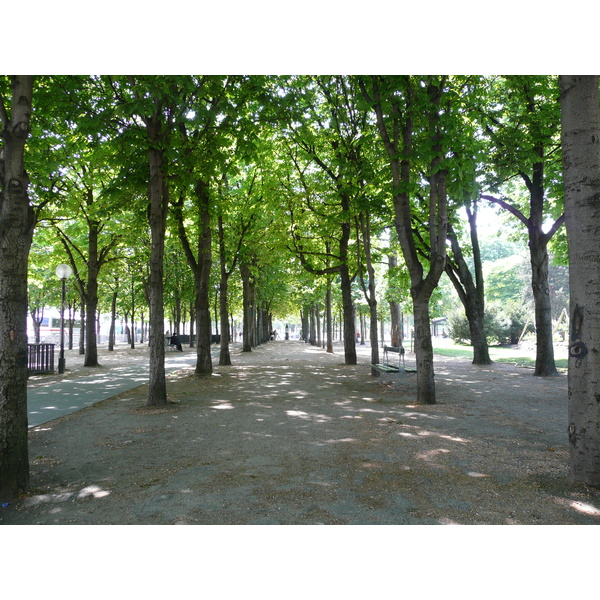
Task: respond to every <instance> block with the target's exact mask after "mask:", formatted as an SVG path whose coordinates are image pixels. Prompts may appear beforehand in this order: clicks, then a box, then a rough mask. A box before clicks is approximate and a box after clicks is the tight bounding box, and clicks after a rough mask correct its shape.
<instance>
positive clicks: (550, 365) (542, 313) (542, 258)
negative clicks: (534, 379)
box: [529, 235, 558, 377]
mask: <svg viewBox="0 0 600 600" xmlns="http://www.w3.org/2000/svg"><path fill="white" fill-rule="evenodd" d="M529 256H530V259H531V288H532V290H533V299H534V305H535V332H536V354H535V371H534V373H533V374H534V375H539V376H542V377H548V376H556V375H558V371H557V370H556V363H555V360H554V341H553V331H552V307H551V304H550V282H549V277H548V262H549V258H548V249H547V244H546V243H545V242H544V240H543V239H542V240H541V239H540V238H539V236H537V235H533V236H530V238H529Z"/></svg>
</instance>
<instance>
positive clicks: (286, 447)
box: [0, 341, 600, 525]
mask: <svg viewBox="0 0 600 600" xmlns="http://www.w3.org/2000/svg"><path fill="white" fill-rule="evenodd" d="M186 351H190V350H186ZM369 352H370V350H369V349H368V348H366V347H359V364H358V365H356V366H346V365H344V364H343V353H342V352H341V349H340V348H338V349H336V353H335V354H333V355H332V354H328V353H326V352H325V351H324V350H322V349H318V348H313V347H310V346H308V345H306V344H304V343H301V342H297V341H287V342H286V341H277V342H270V343H268V344H265V345H263V346H262V347H259V348H257V349H255V350H254V351H253V352H251V353H242V352H240V350H239V348H236V349H235V350H234V353H233V357H232V358H233V363H234V364H233V366H231V367H218V366H215V372H214V373H213V375H212V376H211V377H207V378H206V377H205V378H198V377H196V376H194V375H193V373H192V371H191V370H183V371H180V372H178V373H177V374H174V375H171V376H169V383H168V393H169V399H170V404H169V406H168V407H167V408H164V409H160V410H151V409H148V408H145V406H144V403H145V399H146V386H142V387H140V388H136V389H135V390H132V391H130V392H126V393H123V394H121V395H119V396H116V397H113V398H110V399H108V400H105V401H103V402H100V403H98V404H96V405H94V406H92V407H89V408H86V409H83V410H81V411H79V412H77V413H74V414H71V415H68V416H65V417H62V418H59V419H56V420H55V421H52V422H50V423H47V424H44V425H41V426H39V427H36V428H34V429H32V431H31V432H30V462H31V489H30V491H29V493H28V494H27V495H25V496H24V497H22V498H21V499H20V500H19V501H17V502H15V503H13V504H11V505H9V506H8V507H4V508H2V509H0V523H1V524H31V525H34V524H82V525H85V524H139V525H143V524H184V525H194V524H204V525H208V524H210V525H221V524H230V525H245V524H264V525H266V524H282V525H293V524H305V525H311V524H312V525H316V524H324V525H331V524H343V525H353V524H371V525H378V524H385V525H404V524H409V525H421V524H521V525H534V524H538V525H540V524H541V525H551V524H553V525H558V524H571V525H577V524H588V525H592V524H599V523H600V490H596V489H594V488H589V487H587V486H585V485H583V484H578V483H573V482H571V481H570V479H569V475H568V460H569V457H568V445H567V433H566V429H567V406H566V405H567V400H566V398H567V378H566V375H564V374H562V375H561V376H560V377H557V378H549V379H543V378H536V377H533V375H532V370H531V369H525V368H519V367H516V366H514V365H507V364H501V363H495V364H493V365H490V366H485V367H477V366H473V365H471V364H470V361H469V360H467V359H462V358H446V357H441V356H436V359H435V371H436V391H437V399H438V403H437V404H436V405H433V406H429V405H427V406H424V405H418V404H416V402H415V398H416V393H415V388H416V381H415V379H416V376H415V375H413V374H407V375H406V376H405V377H404V378H402V379H401V380H398V381H396V380H393V381H389V378H386V381H381V380H378V379H375V378H372V377H371V376H370V369H369V368H368V364H369V362H370V361H369ZM146 356H147V350H146V349H141V350H136V351H130V350H127V349H122V350H119V351H118V352H116V353H108V352H105V351H103V352H102V353H101V356H100V361H101V363H102V364H103V365H104V367H103V368H104V369H109V368H110V367H111V365H118V364H122V362H123V360H127V361H133V360H146ZM69 361H70V362H68V364H69V365H71V366H70V371H69V373H70V376H78V375H83V374H86V370H85V369H84V368H83V367H81V366H78V365H75V364H73V359H72V358H71V357H70V358H69ZM406 361H407V366H411V365H414V356H413V355H411V354H410V353H409V354H407V357H406ZM215 364H216V363H215ZM31 383H32V384H33V385H48V384H49V383H51V379H49V378H47V377H46V378H40V379H39V380H34V381H32V382H31Z"/></svg>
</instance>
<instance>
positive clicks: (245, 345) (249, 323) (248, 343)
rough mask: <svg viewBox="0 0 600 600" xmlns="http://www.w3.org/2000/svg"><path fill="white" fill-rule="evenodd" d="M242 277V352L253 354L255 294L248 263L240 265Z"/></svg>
mask: <svg viewBox="0 0 600 600" xmlns="http://www.w3.org/2000/svg"><path fill="white" fill-rule="evenodd" d="M240 275H241V277H242V291H243V300H242V303H243V312H244V321H243V323H242V352H252V339H251V338H252V328H253V326H254V292H253V286H252V283H251V278H252V275H251V272H250V267H249V266H248V265H247V264H246V263H241V264H240Z"/></svg>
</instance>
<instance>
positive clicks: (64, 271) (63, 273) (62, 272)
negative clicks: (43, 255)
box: [56, 265, 73, 373]
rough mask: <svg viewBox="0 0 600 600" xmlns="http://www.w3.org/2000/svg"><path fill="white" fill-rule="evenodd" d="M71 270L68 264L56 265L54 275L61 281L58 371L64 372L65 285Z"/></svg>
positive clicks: (71, 272)
mask: <svg viewBox="0 0 600 600" xmlns="http://www.w3.org/2000/svg"><path fill="white" fill-rule="evenodd" d="M72 274H73V270H72V269H71V267H70V266H69V265H58V267H56V276H57V277H58V278H59V279H60V280H61V281H62V301H61V303H60V356H59V357H58V372H59V373H64V372H65V285H66V282H67V279H68V278H69V277H71V275H72Z"/></svg>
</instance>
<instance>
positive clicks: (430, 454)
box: [417, 448, 450, 460]
mask: <svg viewBox="0 0 600 600" xmlns="http://www.w3.org/2000/svg"><path fill="white" fill-rule="evenodd" d="M449 452H450V450H448V449H447V448H437V449H436V450H426V451H425V452H419V453H418V454H417V458H418V459H419V460H433V459H434V458H436V457H437V456H438V455H439V454H448V453H449Z"/></svg>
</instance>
